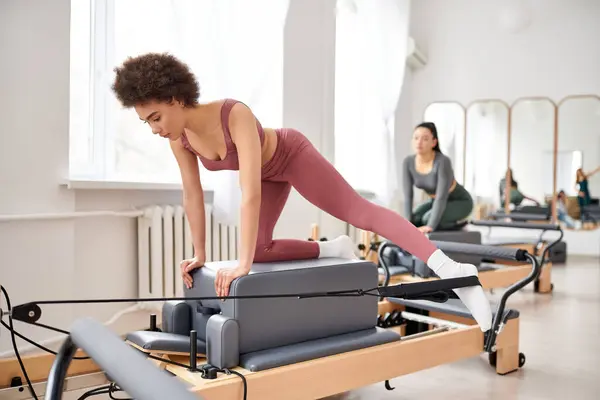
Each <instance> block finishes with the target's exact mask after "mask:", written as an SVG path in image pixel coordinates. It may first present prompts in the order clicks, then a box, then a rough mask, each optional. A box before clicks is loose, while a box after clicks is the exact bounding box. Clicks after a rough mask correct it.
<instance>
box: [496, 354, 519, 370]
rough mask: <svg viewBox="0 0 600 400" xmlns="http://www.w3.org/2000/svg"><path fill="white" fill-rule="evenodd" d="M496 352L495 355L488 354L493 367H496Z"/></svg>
mask: <svg viewBox="0 0 600 400" xmlns="http://www.w3.org/2000/svg"><path fill="white" fill-rule="evenodd" d="M496 356H497V355H496V352H495V351H494V352H493V353H490V354H488V361H489V362H490V365H491V366H492V367H495V366H496ZM519 361H521V359H520V357H519Z"/></svg>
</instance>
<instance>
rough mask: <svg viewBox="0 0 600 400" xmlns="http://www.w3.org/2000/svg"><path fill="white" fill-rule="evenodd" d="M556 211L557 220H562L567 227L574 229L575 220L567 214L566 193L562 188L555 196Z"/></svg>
mask: <svg viewBox="0 0 600 400" xmlns="http://www.w3.org/2000/svg"><path fill="white" fill-rule="evenodd" d="M556 200H557V202H556V212H557V216H558V220H559V221H561V222H563V223H564V224H565V226H566V227H567V228H570V229H575V220H574V219H573V218H572V217H571V216H570V215H569V212H568V207H567V195H566V194H565V191H564V190H561V191H560V192H558V195H557V196H556Z"/></svg>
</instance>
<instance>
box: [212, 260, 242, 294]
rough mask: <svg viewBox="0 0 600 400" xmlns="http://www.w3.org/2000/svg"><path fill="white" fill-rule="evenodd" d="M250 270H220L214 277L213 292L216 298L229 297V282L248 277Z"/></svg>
mask: <svg viewBox="0 0 600 400" xmlns="http://www.w3.org/2000/svg"><path fill="white" fill-rule="evenodd" d="M249 272H250V268H243V267H237V268H221V269H220V270H218V271H217V276H216V277H215V292H217V296H219V297H223V296H229V285H230V284H231V282H232V281H233V280H234V279H236V278H239V277H240V276H244V275H248V273H249Z"/></svg>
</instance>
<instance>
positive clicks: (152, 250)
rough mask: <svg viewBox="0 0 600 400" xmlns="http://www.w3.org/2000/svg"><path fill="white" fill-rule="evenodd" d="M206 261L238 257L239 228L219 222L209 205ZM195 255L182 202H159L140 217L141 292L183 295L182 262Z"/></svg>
mask: <svg viewBox="0 0 600 400" xmlns="http://www.w3.org/2000/svg"><path fill="white" fill-rule="evenodd" d="M205 208H206V261H207V262H208V261H220V260H234V259H237V257H238V246H237V228H236V227H235V226H227V225H222V224H218V223H215V221H214V219H213V217H212V212H211V208H210V206H208V205H206V206H205ZM193 255H194V248H193V243H192V235H191V231H190V228H189V224H188V221H187V218H186V216H185V212H184V209H183V207H182V206H180V205H157V206H151V207H147V208H146V209H144V215H142V216H140V217H138V295H139V297H140V298H160V297H181V296H183V280H182V278H181V273H180V270H179V264H180V262H181V261H182V260H184V259H186V258H191V257H193Z"/></svg>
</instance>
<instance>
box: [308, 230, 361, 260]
mask: <svg viewBox="0 0 600 400" xmlns="http://www.w3.org/2000/svg"><path fill="white" fill-rule="evenodd" d="M317 243H319V258H331V257H334V258H344V259H348V260H356V259H358V257H357V256H356V253H354V243H353V242H352V239H350V237H348V236H346V235H342V236H338V237H337V238H335V239H333V240H328V241H326V242H317Z"/></svg>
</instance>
